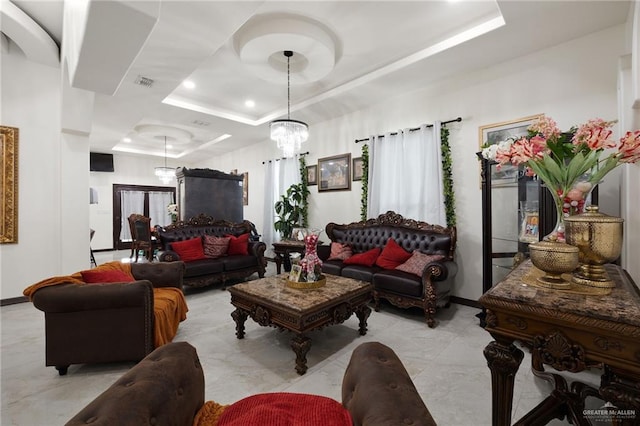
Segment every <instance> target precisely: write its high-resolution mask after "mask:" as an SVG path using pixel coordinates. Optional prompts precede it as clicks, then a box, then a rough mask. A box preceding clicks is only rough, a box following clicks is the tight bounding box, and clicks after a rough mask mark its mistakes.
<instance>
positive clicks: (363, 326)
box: [356, 305, 371, 336]
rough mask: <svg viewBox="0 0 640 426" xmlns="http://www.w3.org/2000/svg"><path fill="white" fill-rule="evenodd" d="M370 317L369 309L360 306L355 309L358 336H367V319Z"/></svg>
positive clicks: (365, 306)
mask: <svg viewBox="0 0 640 426" xmlns="http://www.w3.org/2000/svg"><path fill="white" fill-rule="evenodd" d="M369 315H371V308H369V307H368V306H367V305H363V306H360V307H359V308H357V309H356V316H357V317H358V320H360V335H361V336H364V335H365V334H367V319H368V318H369Z"/></svg>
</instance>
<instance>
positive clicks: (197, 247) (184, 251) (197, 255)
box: [171, 237, 205, 262]
mask: <svg viewBox="0 0 640 426" xmlns="http://www.w3.org/2000/svg"><path fill="white" fill-rule="evenodd" d="M171 249H172V250H173V251H175V252H176V253H178V256H180V260H182V261H183V262H191V261H193V260H200V259H205V256H204V249H203V248H202V238H200V237H196V238H191V239H190V240H185V241H175V242H173V243H171Z"/></svg>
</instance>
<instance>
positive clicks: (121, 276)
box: [80, 269, 136, 284]
mask: <svg viewBox="0 0 640 426" xmlns="http://www.w3.org/2000/svg"><path fill="white" fill-rule="evenodd" d="M80 274H82V281H84V282H85V283H87V284H96V283H130V282H133V281H135V280H136V279H135V278H133V276H131V275H130V274H127V273H126V272H124V271H117V270H114V271H100V270H93V269H89V270H86V271H80Z"/></svg>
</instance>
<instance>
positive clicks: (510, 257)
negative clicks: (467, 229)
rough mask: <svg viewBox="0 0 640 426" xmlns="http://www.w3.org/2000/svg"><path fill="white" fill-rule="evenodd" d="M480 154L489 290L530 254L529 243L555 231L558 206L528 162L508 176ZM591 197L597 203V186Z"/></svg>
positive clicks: (484, 262)
mask: <svg viewBox="0 0 640 426" xmlns="http://www.w3.org/2000/svg"><path fill="white" fill-rule="evenodd" d="M477 155H478V157H479V158H480V163H481V166H480V175H481V187H482V292H483V293H486V292H487V291H488V290H489V289H490V288H491V287H493V286H494V285H495V284H496V283H498V282H500V281H502V280H503V279H504V278H505V277H506V275H507V274H508V273H509V272H510V271H511V270H512V269H513V267H514V266H515V265H517V264H518V263H519V262H520V261H522V260H524V259H526V258H528V257H529V244H531V243H533V242H536V241H539V240H541V239H542V237H544V236H545V235H547V234H549V233H551V231H553V228H554V227H555V225H556V209H555V205H554V202H553V197H552V196H551V194H550V193H549V190H548V189H547V188H546V186H545V185H544V184H543V183H542V182H541V181H540V180H538V179H537V178H536V177H531V176H526V174H525V168H524V166H521V167H520V168H519V169H518V170H517V172H516V171H515V170H512V172H511V174H510V175H508V176H506V177H505V175H504V174H501V173H500V172H499V171H497V169H496V167H497V163H496V162H495V161H489V160H486V159H484V158H482V155H481V153H478V154H477ZM496 177H498V179H496ZM591 197H592V202H593V203H596V202H597V188H596V189H594V191H593V193H592V195H591ZM535 227H537V228H535Z"/></svg>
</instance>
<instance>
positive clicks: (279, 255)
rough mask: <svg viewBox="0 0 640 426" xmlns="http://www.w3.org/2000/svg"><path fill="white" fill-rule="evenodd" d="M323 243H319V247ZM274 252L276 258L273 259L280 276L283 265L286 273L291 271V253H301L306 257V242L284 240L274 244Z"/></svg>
mask: <svg viewBox="0 0 640 426" xmlns="http://www.w3.org/2000/svg"><path fill="white" fill-rule="evenodd" d="M321 244H322V241H318V245H321ZM272 246H273V252H274V253H275V257H274V259H273V261H274V262H276V271H277V273H278V275H280V272H281V267H282V264H284V270H285V272H289V271H290V270H291V263H290V262H289V255H290V254H291V253H300V254H301V255H302V256H304V241H298V240H282V241H278V242H277V243H273V244H272Z"/></svg>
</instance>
